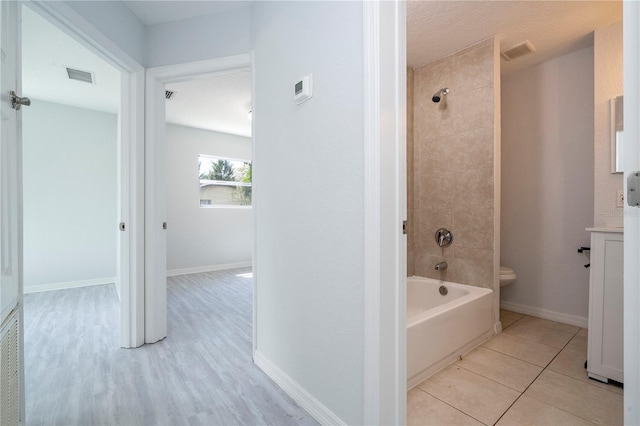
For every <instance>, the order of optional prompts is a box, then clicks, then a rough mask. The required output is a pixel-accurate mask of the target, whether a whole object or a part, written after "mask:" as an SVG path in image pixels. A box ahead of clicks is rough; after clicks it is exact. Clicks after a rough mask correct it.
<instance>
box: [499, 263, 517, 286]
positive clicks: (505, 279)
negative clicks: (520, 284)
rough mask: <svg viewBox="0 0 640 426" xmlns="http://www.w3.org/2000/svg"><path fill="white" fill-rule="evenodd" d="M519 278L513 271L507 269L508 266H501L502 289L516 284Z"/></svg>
mask: <svg viewBox="0 0 640 426" xmlns="http://www.w3.org/2000/svg"><path fill="white" fill-rule="evenodd" d="M516 278H518V277H517V276H516V273H515V272H513V269H511V268H507V267H506V266H500V287H504V286H505V285H509V284H511V283H512V282H514V281H515V280H516Z"/></svg>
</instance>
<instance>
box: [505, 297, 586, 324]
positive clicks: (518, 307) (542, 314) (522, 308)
mask: <svg viewBox="0 0 640 426" xmlns="http://www.w3.org/2000/svg"><path fill="white" fill-rule="evenodd" d="M500 308H501V309H506V310H508V311H513V312H517V313H519V314H524V315H531V316H534V317H538V318H542V319H547V320H550V321H556V322H561V323H563V324H569V325H575V326H576V327H582V328H587V327H588V326H589V319H588V318H587V317H581V316H578V315H568V314H563V313H562V312H556V311H550V310H548V309H544V308H537V307H535V306H528V305H522V304H520V303H513V302H507V301H504V300H501V301H500Z"/></svg>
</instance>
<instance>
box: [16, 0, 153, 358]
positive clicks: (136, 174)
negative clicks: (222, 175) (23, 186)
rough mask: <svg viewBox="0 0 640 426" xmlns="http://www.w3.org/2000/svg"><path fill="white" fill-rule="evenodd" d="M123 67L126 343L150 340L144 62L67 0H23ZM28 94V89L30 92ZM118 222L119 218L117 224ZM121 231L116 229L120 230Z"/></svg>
mask: <svg viewBox="0 0 640 426" xmlns="http://www.w3.org/2000/svg"><path fill="white" fill-rule="evenodd" d="M20 3H21V4H24V5H25V6H28V7H30V8H31V9H33V10H34V11H36V12H37V13H38V14H39V15H40V16H42V17H43V18H45V19H46V20H48V21H49V22H51V23H52V24H54V25H55V26H56V27H58V28H59V29H60V30H62V31H63V32H65V33H66V34H67V35H69V36H70V37H72V38H73V39H74V40H76V41H77V42H79V43H80V44H82V45H83V46H85V47H86V48H88V49H89V50H91V51H92V52H94V53H96V54H97V55H99V56H100V57H102V58H103V59H104V60H106V61H107V62H109V63H110V64H111V65H113V66H114V67H116V68H117V69H118V70H120V72H121V89H122V90H121V98H120V99H121V111H120V116H119V132H120V134H119V136H120V143H119V146H118V153H119V159H118V161H119V167H120V170H119V171H120V176H119V184H120V185H119V186H120V190H119V192H120V200H119V202H120V203H121V209H120V212H119V213H118V214H119V215H120V218H119V221H120V222H124V223H125V232H122V233H119V236H120V238H119V240H120V241H119V253H120V256H119V259H118V264H119V268H118V271H117V272H118V278H119V280H120V346H121V347H123V348H135V347H138V346H141V345H142V344H144V296H145V293H144V285H145V284H144V278H145V275H144V226H143V225H144V189H145V188H144V77H145V75H144V67H143V66H142V65H141V64H139V63H138V62H137V61H135V60H134V59H133V58H131V57H130V56H129V55H128V54H127V53H126V52H125V51H123V50H122V49H121V48H119V47H118V46H117V45H116V44H115V43H113V42H112V41H111V40H109V39H108V38H107V37H106V36H105V35H104V34H102V33H101V32H100V31H99V30H98V29H96V28H95V27H94V26H93V25H92V24H90V23H89V22H87V21H86V20H85V19H84V18H83V17H82V16H81V15H79V14H78V13H77V12H76V11H74V10H73V9H71V8H70V7H69V6H68V5H66V4H65V3H64V2H44V1H37V2H36V1H28V2H24V3H22V2H20ZM27 96H28V94H27ZM115 226H116V221H114V227H115ZM114 231H115V230H114Z"/></svg>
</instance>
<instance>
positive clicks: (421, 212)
mask: <svg viewBox="0 0 640 426" xmlns="http://www.w3.org/2000/svg"><path fill="white" fill-rule="evenodd" d="M494 43H495V41H494V39H490V40H486V41H483V42H481V43H478V44H476V45H473V46H471V47H469V48H467V49H464V50H462V51H460V52H457V53H455V54H453V55H450V56H448V57H446V58H443V59H441V60H439V61H437V62H434V63H432V64H428V65H424V66H422V67H419V68H416V69H414V70H409V74H408V78H407V81H408V82H409V90H410V91H409V93H408V96H407V100H408V102H411V99H413V105H412V106H411V105H410V106H409V108H408V116H409V117H411V116H413V117H412V120H411V121H409V120H408V124H409V123H410V124H409V126H410V127H409V128H408V134H409V135H411V134H413V135H412V136H413V137H411V136H409V137H408V138H407V143H408V145H407V158H408V167H407V172H408V181H407V187H408V200H409V201H408V208H409V213H408V214H409V220H410V222H411V226H410V234H409V245H408V261H409V267H408V271H409V273H410V274H411V273H413V274H415V275H419V276H425V277H431V278H439V279H444V280H447V281H453V282H458V283H462V284H470V285H475V286H479V287H486V288H493V285H494V283H493V280H494V275H493V265H494V186H495V183H494V144H495V134H494V133H495V132H494V128H495V127H494V126H495V123H496V121H495V120H496V117H495V109H494V97H495V90H494V81H495V79H494V72H495V71H494V70H495V69H496V67H495V61H496V60H497V58H496V51H495V48H494ZM411 85H413V90H412V91H411ZM443 87H448V88H449V89H450V93H449V95H447V96H446V97H444V98H443V100H442V101H440V103H437V104H436V103H434V102H432V100H431V97H432V96H433V94H434V93H435V92H437V91H438V90H439V89H441V88H443ZM412 110H413V111H412ZM440 227H445V228H448V229H450V230H451V232H452V233H453V244H452V245H451V246H449V247H447V248H440V247H438V245H437V244H436V242H435V237H434V234H435V231H436V230H437V229H438V228H440ZM443 260H445V261H447V262H448V264H449V267H448V268H447V269H446V270H445V271H443V272H438V271H436V270H435V269H434V266H435V264H436V263H438V262H441V261H443Z"/></svg>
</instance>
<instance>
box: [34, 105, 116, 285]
mask: <svg viewBox="0 0 640 426" xmlns="http://www.w3.org/2000/svg"><path fill="white" fill-rule="evenodd" d="M22 139H23V170H24V171H23V175H24V285H25V290H26V291H29V287H30V286H41V285H45V284H51V283H62V282H75V281H86V280H96V279H102V278H107V279H108V278H112V277H114V276H115V274H116V233H117V216H116V190H117V180H116V177H117V176H116V173H117V172H116V141H117V116H116V115H115V114H108V113H104V112H99V111H91V110H86V109H81V108H75V107H69V106H65V105H59V104H54V103H49V102H44V101H39V100H37V99H33V100H32V105H31V106H30V107H29V108H24V112H23V138H22ZM111 282H113V281H111Z"/></svg>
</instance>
